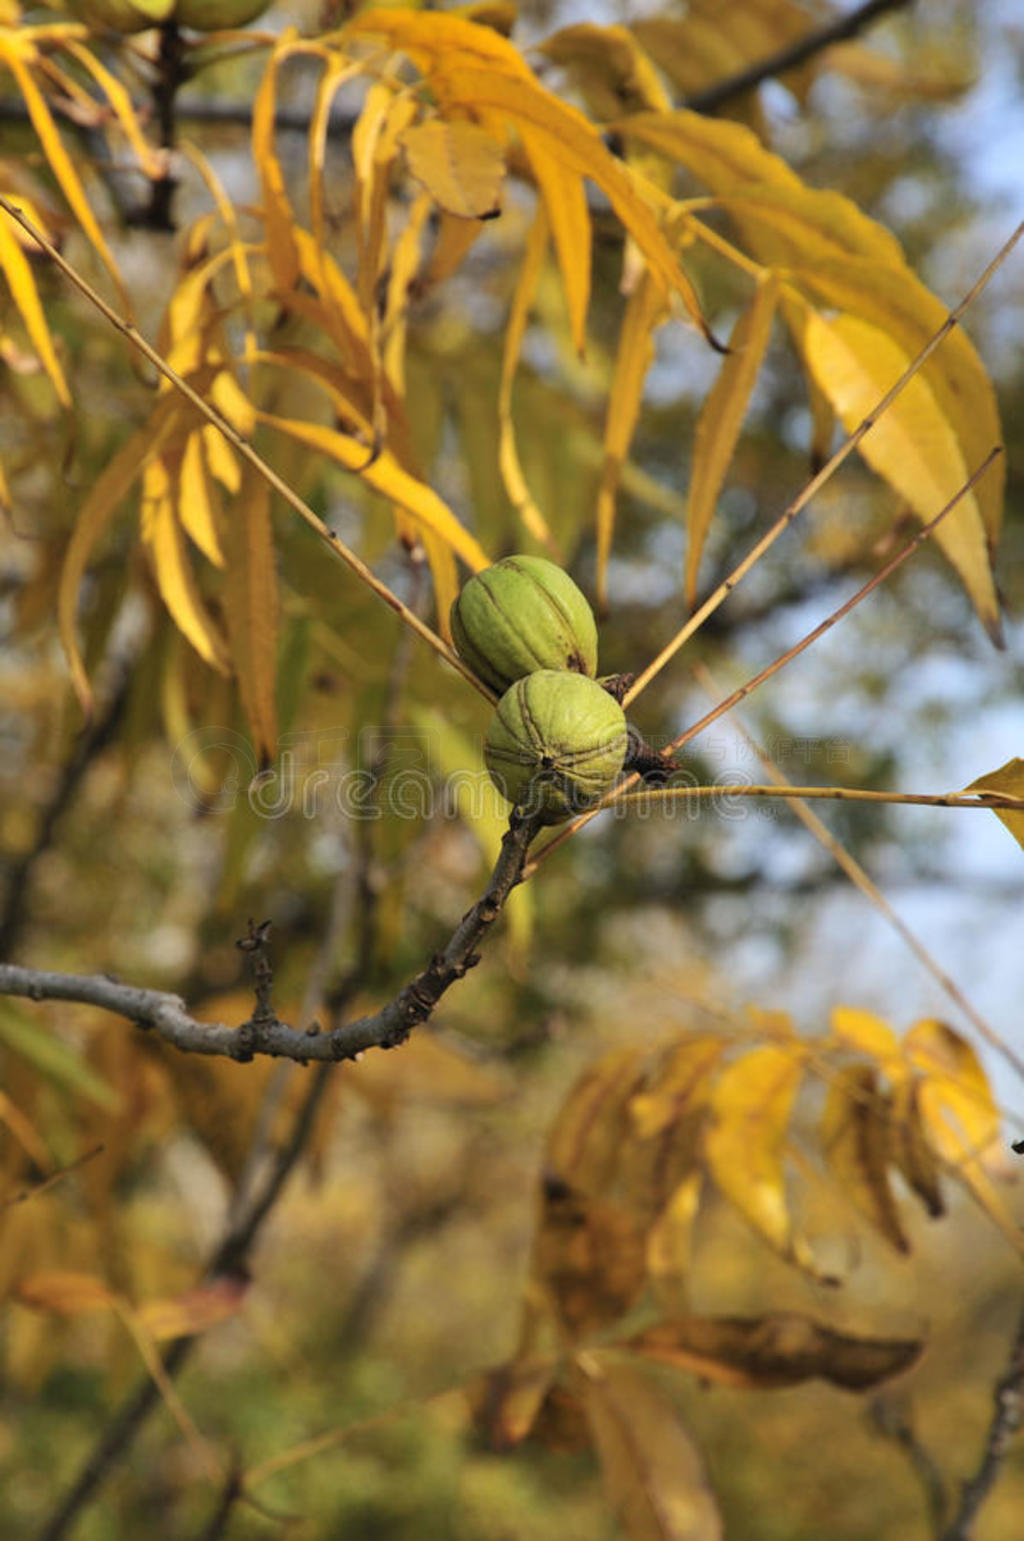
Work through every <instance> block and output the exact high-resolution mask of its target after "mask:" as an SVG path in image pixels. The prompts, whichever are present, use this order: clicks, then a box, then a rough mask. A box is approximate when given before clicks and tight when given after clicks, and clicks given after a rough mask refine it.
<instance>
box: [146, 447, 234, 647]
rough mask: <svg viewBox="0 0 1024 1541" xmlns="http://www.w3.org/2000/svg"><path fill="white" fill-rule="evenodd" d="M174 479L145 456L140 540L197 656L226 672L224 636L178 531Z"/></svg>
mask: <svg viewBox="0 0 1024 1541" xmlns="http://www.w3.org/2000/svg"><path fill="white" fill-rule="evenodd" d="M175 479H176V478H174V477H172V474H171V472H170V471H169V470H168V467H167V465H166V464H165V463H164V461H163V460H151V461H149V463H148V464H147V465H146V468H145V470H144V472H143V477H142V540H143V544H144V545H145V546H146V548H147V550H148V551H149V555H150V560H151V561H152V564H153V572H154V574H155V576H156V582H157V588H158V589H159V590H160V596H161V598H162V599H163V601H164V604H165V605H166V606H167V608H168V610H169V611H170V612H171V615H172V616H173V618H174V622H175V624H176V625H177V627H178V629H179V630H180V631H181V632H182V634H183V635H184V636H185V637H187V638H188V640H189V642H191V644H192V646H193V647H194V648H195V650H196V652H197V653H198V654H199V656H200V658H202V659H203V661H204V662H205V663H208V664H209V665H210V667H211V668H213V669H216V670H217V671H218V672H219V673H221V674H226V673H227V672H228V653H227V648H226V646H225V644H224V639H223V637H222V636H221V634H220V632H219V630H218V629H217V627H216V626H215V625H214V623H213V620H212V618H211V616H210V613H209V611H208V610H207V608H206V606H205V604H204V603H203V600H202V598H201V596H200V593H199V589H198V586H197V584H196V579H195V574H194V572H193V570H192V562H191V559H190V557H189V553H188V547H187V546H186V544H185V535H184V531H183V530H182V528H181V524H180V522H179V519H178V513H177V506H176V505H177V497H176V487H175Z"/></svg>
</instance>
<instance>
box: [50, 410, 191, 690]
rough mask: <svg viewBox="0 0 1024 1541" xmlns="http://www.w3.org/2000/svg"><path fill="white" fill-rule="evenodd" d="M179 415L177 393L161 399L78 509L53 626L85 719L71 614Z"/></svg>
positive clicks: (86, 687)
mask: <svg viewBox="0 0 1024 1541" xmlns="http://www.w3.org/2000/svg"><path fill="white" fill-rule="evenodd" d="M182 415H183V409H182V406H181V399H180V397H179V396H178V395H177V393H175V394H174V395H173V396H165V397H163V398H162V400H160V401H159V402H158V403H157V405H156V407H155V408H154V410H153V412H152V413H151V414H150V418H149V421H148V422H147V423H146V424H145V425H144V426H143V427H142V428H140V429H139V431H138V432H137V433H135V434H133V435H132V437H131V438H130V439H129V440H128V442H127V443H126V444H123V445H122V446H121V448H120V449H119V450H118V451H117V454H116V455H115V456H114V458H113V460H111V461H110V462H109V463H108V464H107V465H106V466H104V468H103V470H102V471H101V472H100V474H99V476H98V478H97V480H96V481H95V483H94V484H93V487H92V490H91V491H90V493H89V496H88V497H87V498H86V500H85V502H84V503H83V504H82V507H81V508H80V510H79V512H78V515H77V517H76V519H75V524H74V528H73V530H72V531H71V540H70V542H69V544H68V550H67V555H66V556H65V558H64V566H63V569H62V571H61V577H60V588H59V590H58V594H57V624H58V629H59V631H60V639H61V643H62V644H63V647H64V652H65V653H66V655H67V660H68V667H69V669H70V671H71V682H72V684H73V686H74V688H75V693H76V694H77V696H78V699H79V701H80V702H81V703H82V709H83V711H85V712H86V714H89V713H90V712H91V711H92V691H91V689H90V687H89V681H88V679H87V678H86V673H85V665H84V663H83V661H82V655H81V652H80V650H79V646H78V640H77V638H76V636H75V612H76V608H77V605H78V591H79V589H80V588H81V585H82V579H83V577H84V576H85V569H86V566H87V564H88V561H89V556H90V553H91V552H92V549H93V547H94V546H95V544H96V542H97V541H98V540H99V539H100V536H101V535H102V534H103V531H104V530H105V529H106V527H107V525H108V523H109V522H110V519H111V518H112V516H113V515H114V513H115V512H116V511H117V508H118V505H119V504H120V503H121V502H122V501H123V500H124V498H126V497H127V495H128V492H129V490H130V488H131V486H132V483H133V482H134V481H135V480H136V478H137V477H138V475H139V473H140V471H141V470H142V468H143V466H144V465H145V464H146V461H147V460H148V459H149V458H150V456H152V455H156V454H158V453H159V451H160V448H161V446H162V445H163V443H164V442H165V441H166V439H167V438H168V437H169V435H170V434H171V432H172V431H174V430H175V429H176V428H177V427H178V426H179V425H180V421H181V418H182Z"/></svg>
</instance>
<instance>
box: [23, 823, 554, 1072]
mask: <svg viewBox="0 0 1024 1541" xmlns="http://www.w3.org/2000/svg"><path fill="white" fill-rule="evenodd" d="M537 828H538V821H537V819H536V818H524V819H520V818H517V817H515V816H514V817H513V818H512V820H511V821H510V823H509V827H508V830H507V831H506V833H505V836H504V839H503V840H502V843H501V853H500V855H499V857H498V860H497V862H496V864H495V867H494V871H493V872H492V873H491V877H490V881H489V883H488V885H487V888H486V890H485V892H484V893H483V895H482V896H481V898H479V899H478V900H477V902H476V903H475V904H474V905H473V907H472V909H470V910H467V912H466V914H465V915H464V916H463V917H462V919H461V921H460V922H459V924H458V926H456V928H455V930H454V932H453V933H452V936H451V938H450V940H449V942H448V944H447V946H446V947H445V948H444V950H443V951H442V952H439V953H436V954H435V955H434V957H433V958H432V959H431V961H430V963H429V964H428V965H427V967H426V968H425V969H423V970H422V971H421V972H420V973H419V974H417V975H416V977H415V978H414V979H412V980H410V981H409V983H408V984H407V985H405V986H404V988H403V989H402V990H400V991H399V993H398V995H396V996H395V998H394V999H393V1000H391V1001H389V1002H388V1003H387V1005H386V1006H382V1007H381V1009H380V1011H377V1012H374V1014H373V1015H372V1016H368V1017H357V1018H356V1019H355V1020H354V1021H352V1022H343V1023H341V1024H340V1025H339V1026H338V1027H335V1028H332V1029H331V1030H330V1032H326V1033H321V1032H320V1031H319V1030H318V1029H316V1028H313V1029H311V1030H310V1031H309V1032H300V1031H299V1030H298V1029H297V1028H294V1027H290V1026H289V1025H288V1024H287V1023H286V1022H281V1021H279V1020H278V1018H277V1017H276V1016H274V1015H273V1014H272V1013H266V1014H264V1013H262V1012H260V1011H259V1010H257V1012H255V1013H254V1015H253V1016H252V1017H251V1018H250V1019H249V1021H248V1022H243V1023H242V1025H241V1027H228V1026H226V1025H225V1024H224V1023H222V1022H198V1021H196V1019H195V1018H194V1017H192V1016H190V1015H189V1013H188V1009H187V1007H186V1005H185V1002H184V1001H183V1000H182V999H181V998H180V996H177V995H170V994H168V993H166V992H165V991H163V990H145V989H141V988H139V987H138V986H135V985H126V984H122V983H121V982H120V981H119V980H116V979H112V978H111V977H110V976H109V975H105V974H57V973H52V972H50V971H48V970H46V969H34V968H22V967H20V966H18V965H17V964H13V963H0V995H17V996H22V997H25V998H27V999H29V1000H34V1001H44V1000H47V1001H78V1002H80V1003H82V1004H83V1005H89V1006H99V1007H100V1008H101V1009H102V1010H104V1011H111V1012H114V1013H115V1014H116V1015H117V1016H120V1017H127V1018H128V1020H129V1021H130V1022H135V1023H136V1024H137V1025H138V1026H139V1027H142V1028H147V1029H149V1030H150V1031H152V1032H155V1033H156V1034H157V1035H158V1037H160V1038H162V1039H163V1041H164V1042H165V1043H169V1044H172V1045H173V1046H174V1048H176V1049H181V1050H182V1051H183V1052H184V1053H187V1054H220V1055H224V1056H225V1057H226V1058H228V1059H234V1060H251V1059H253V1058H254V1057H255V1056H256V1055H257V1054H267V1055H271V1056H273V1057H275V1058H277V1059H291V1060H297V1061H298V1062H299V1063H300V1064H306V1063H307V1062H308V1061H309V1060H317V1061H320V1062H327V1063H332V1062H336V1061H338V1060H346V1059H353V1058H354V1057H355V1056H356V1055H357V1054H361V1053H362V1052H363V1050H364V1049H374V1048H378V1049H392V1048H395V1047H396V1046H397V1045H398V1044H400V1043H403V1042H404V1041H405V1039H406V1038H407V1037H408V1036H409V1034H410V1032H411V1031H412V1029H413V1028H414V1027H416V1026H417V1025H418V1024H419V1023H421V1022H425V1021H426V1020H427V1018H428V1017H429V1016H430V1015H431V1013H432V1012H433V1010H434V1008H435V1006H436V1005H437V1003H438V1001H439V1000H440V999H441V997H442V995H444V993H445V991H446V990H447V989H448V988H449V987H450V986H451V985H452V984H454V983H455V981H456V980H457V979H461V978H462V977H463V975H464V974H465V973H466V972H467V971H468V970H469V969H471V968H472V967H473V966H474V965H475V964H476V963H478V962H479V959H480V955H479V952H478V951H477V948H478V947H479V945H480V943H481V942H482V940H483V938H484V937H485V936H486V934H487V932H488V931H489V930H490V929H491V927H492V926H493V925H494V922H495V921H496V920H497V918H498V916H499V915H500V914H501V911H502V909H503V908H504V905H505V901H506V900H507V899H508V896H509V894H510V893H511V892H512V890H513V888H515V887H516V885H517V884H518V883H519V881H520V880H521V878H522V872H523V865H524V863H525V861H526V853H527V850H528V848H529V845H530V841H531V840H532V838H533V836H534V835H535V834H536V832H537Z"/></svg>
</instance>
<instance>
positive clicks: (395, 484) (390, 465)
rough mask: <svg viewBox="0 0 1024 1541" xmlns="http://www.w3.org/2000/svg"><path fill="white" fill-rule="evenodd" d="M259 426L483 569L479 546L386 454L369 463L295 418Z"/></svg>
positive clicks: (353, 447) (359, 449) (345, 439)
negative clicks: (379, 497)
mask: <svg viewBox="0 0 1024 1541" xmlns="http://www.w3.org/2000/svg"><path fill="white" fill-rule="evenodd" d="M258 415H259V420H260V422H262V423H266V424H267V425H268V426H269V427H271V428H277V429H280V431H281V432H282V433H287V434H289V435H290V437H291V438H293V439H297V440H298V441H299V442H300V443H301V444H308V445H309V447H310V448H311V449H314V450H316V451H318V453H320V454H322V455H326V456H327V457H328V458H329V459H331V460H335V461H337V463H338V464H339V465H341V466H343V467H344V468H345V470H347V471H355V472H357V473H358V474H359V475H360V476H361V477H362V478H363V480H364V481H365V482H366V483H367V485H368V486H370V487H372V488H373V490H374V491H375V492H379V493H382V494H383V496H384V497H386V498H389V499H390V500H391V501H392V502H393V503H398V504H400V505H401V507H402V508H404V509H407V510H408V512H409V513H410V514H412V516H413V518H414V519H417V520H420V521H422V522H423V523H424V524H425V525H427V526H428V527H429V528H430V529H432V530H434V531H435V532H436V534H438V535H439V536H440V537H441V538H442V540H445V541H447V542H448V544H449V545H450V546H451V548H452V550H453V551H455V552H457V553H458V555H459V556H460V557H461V558H462V560H463V561H464V562H465V563H466V564H467V565H468V566H469V567H471V568H472V569H473V571H474V572H477V571H479V569H480V568H481V567H487V566H489V564H490V559H489V557H488V556H487V555H486V553H485V552H484V551H483V549H482V548H481V546H480V545H479V543H478V542H477V541H476V540H475V539H474V538H473V536H472V535H471V534H470V533H469V531H468V530H467V529H466V527H465V525H462V524H460V523H459V521H458V520H457V519H456V517H455V515H454V514H453V513H452V511H451V509H450V508H449V507H448V505H447V504H446V503H445V502H444V501H443V499H441V498H440V497H438V495H437V493H436V492H434V491H433V489H432V488H431V487H428V486H427V485H426V483H425V482H420V481H417V480H416V478H415V477H414V476H410V475H409V473H408V471H405V470H403V468H402V467H401V466H400V465H399V463H398V461H397V460H396V459H395V457H394V455H392V454H391V452H390V451H389V450H382V451H381V453H380V454H379V455H378V456H377V457H376V458H375V459H373V460H370V459H369V457H368V455H367V450H366V445H365V444H360V443H359V441H358V440H357V439H352V438H349V436H348V435H347V434H344V433H338V431H337V430H336V429H334V428H325V427H324V426H323V425H322V424H320V423H306V422H301V421H300V420H299V419H297V418H289V417H277V416H275V415H274V414H273V413H270V412H261V413H259V414H258Z"/></svg>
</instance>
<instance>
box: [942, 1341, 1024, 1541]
mask: <svg viewBox="0 0 1024 1541" xmlns="http://www.w3.org/2000/svg"><path fill="white" fill-rule="evenodd" d="M994 1402H995V1406H994V1408H993V1411H992V1419H991V1421H990V1423H989V1426H988V1431H987V1433H986V1435H985V1444H984V1447H983V1448H982V1452H981V1459H980V1460H979V1462H978V1468H977V1470H976V1471H975V1473H974V1475H973V1476H972V1477H970V1478H968V1480H967V1481H966V1482H965V1483H964V1485H963V1488H962V1489H961V1493H960V1503H959V1505H958V1506H957V1511H956V1514H955V1515H954V1516H953V1519H952V1520H951V1522H950V1524H949V1526H948V1527H947V1529H946V1531H945V1533H944V1535H943V1538H942V1541H971V1537H972V1536H973V1534H974V1522H975V1520H976V1519H977V1518H978V1514H979V1513H980V1511H981V1508H982V1505H983V1504H984V1503H985V1501H986V1499H987V1498H988V1497H989V1495H990V1494H991V1492H992V1489H993V1487H994V1486H995V1484H996V1480H997V1479H998V1477H999V1473H1000V1472H1001V1471H1002V1468H1003V1462H1004V1461H1005V1459H1006V1455H1007V1452H1008V1450H1009V1448H1010V1442H1011V1440H1012V1439H1013V1436H1014V1435H1015V1434H1016V1432H1017V1430H1018V1429H1019V1428H1020V1426H1021V1422H1022V1417H1024V1311H1022V1312H1021V1314H1020V1317H1019V1318H1018V1321H1017V1330H1016V1332H1015V1334H1014V1339H1013V1344H1012V1347H1011V1349H1010V1357H1009V1359H1008V1361H1007V1364H1006V1369H1005V1370H1004V1372H1003V1374H1002V1375H1001V1376H1000V1378H999V1380H998V1381H997V1382H996V1386H995V1392H994Z"/></svg>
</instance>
